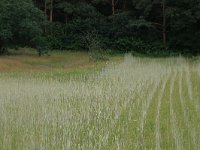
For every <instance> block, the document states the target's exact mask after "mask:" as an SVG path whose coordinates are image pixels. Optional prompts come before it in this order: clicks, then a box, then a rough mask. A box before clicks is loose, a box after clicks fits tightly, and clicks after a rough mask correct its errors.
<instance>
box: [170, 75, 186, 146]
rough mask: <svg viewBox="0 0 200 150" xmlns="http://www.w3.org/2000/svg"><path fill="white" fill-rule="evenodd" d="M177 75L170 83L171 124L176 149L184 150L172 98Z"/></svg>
mask: <svg viewBox="0 0 200 150" xmlns="http://www.w3.org/2000/svg"><path fill="white" fill-rule="evenodd" d="M176 76H177V73H176V72H175V73H174V75H173V77H172V79H171V83H170V96H169V101H170V123H171V133H172V136H173V139H174V141H175V147H176V149H177V150H183V144H182V140H181V135H180V133H179V132H180V131H179V129H178V125H177V120H176V114H175V113H174V108H173V103H172V99H173V98H172V97H173V91H174V84H175V79H176Z"/></svg>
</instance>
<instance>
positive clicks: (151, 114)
mask: <svg viewBox="0 0 200 150" xmlns="http://www.w3.org/2000/svg"><path fill="white" fill-rule="evenodd" d="M161 86H162V82H161V83H160V84H159V86H158V88H157V91H156V92H155V94H154V96H153V98H152V102H151V104H150V106H149V110H148V114H147V117H146V121H145V126H144V136H143V137H144V141H143V146H142V149H153V148H155V142H154V140H152V139H154V137H155V117H156V109H155V106H156V104H157V102H158V96H159V93H160V89H161Z"/></svg>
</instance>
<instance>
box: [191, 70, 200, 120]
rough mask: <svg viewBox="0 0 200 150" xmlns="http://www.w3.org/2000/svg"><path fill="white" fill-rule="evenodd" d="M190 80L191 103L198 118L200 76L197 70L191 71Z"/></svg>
mask: <svg viewBox="0 0 200 150" xmlns="http://www.w3.org/2000/svg"><path fill="white" fill-rule="evenodd" d="M191 82H192V85H193V86H192V91H193V103H194V107H195V111H196V113H197V115H198V117H199V118H200V116H199V114H200V99H199V97H200V76H199V75H198V73H197V72H195V71H192V72H191Z"/></svg>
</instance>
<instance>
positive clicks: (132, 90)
mask: <svg viewBox="0 0 200 150" xmlns="http://www.w3.org/2000/svg"><path fill="white" fill-rule="evenodd" d="M69 55H70V56H71V57H69V58H66V57H67V56H66V57H64V56H63V54H60V55H59V54H54V55H53V56H50V57H51V59H50V58H48V57H47V56H45V57H44V58H41V59H39V58H32V57H31V56H30V57H28V56H24V59H20V61H21V60H23V62H19V61H17V56H15V57H14V56H9V58H0V62H4V63H1V65H0V70H1V71H0V149H2V150H27V149H28V150H55V149H56V150H68V149H69V150H71V149H72V150H78V149H85V150H90V149H91V150H97V149H102V150H116V149H119V150H123V149H124V150H129V149H130V150H132V149H156V150H159V149H169V150H173V149H177V150H184V149H185V150H189V149H191V150H198V149H200V145H199V143H200V124H199V122H200V116H199V114H200V59H199V58H195V59H187V58H182V57H176V58H139V57H133V56H131V55H125V56H124V58H123V59H121V58H117V57H115V58H113V59H112V60H111V61H109V62H104V63H99V64H98V63H89V62H88V56H87V55H83V54H80V53H78V54H74V53H69ZM76 55H78V56H77V57H79V55H83V57H82V59H80V60H79V61H78V59H76ZM72 56H74V57H72ZM10 57H11V58H12V57H14V58H15V59H12V61H17V62H18V63H15V62H12V61H11V63H10V62H9V63H5V62H6V61H8V59H11V58H10ZM18 57H22V56H18ZM73 58H74V59H73ZM79 58H80V57H79ZM70 59H71V60H70ZM75 60H77V61H75ZM56 62H58V63H56ZM70 62H71V63H70ZM72 62H73V63H72ZM12 63H13V64H12ZM3 64H6V65H3ZM9 64H11V65H10V66H9ZM72 64H73V65H72ZM16 65H18V66H16ZM66 65H68V67H66ZM12 67H13V68H12ZM9 68H11V69H9ZM20 68H21V69H20ZM35 68H36V69H35ZM74 68H76V69H74ZM13 70H14V71H13ZM29 70H32V71H31V72H30V71H29Z"/></svg>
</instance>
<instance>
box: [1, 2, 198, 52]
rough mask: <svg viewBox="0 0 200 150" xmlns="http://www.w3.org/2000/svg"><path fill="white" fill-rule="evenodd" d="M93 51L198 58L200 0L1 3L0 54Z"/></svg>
mask: <svg viewBox="0 0 200 150" xmlns="http://www.w3.org/2000/svg"><path fill="white" fill-rule="evenodd" d="M24 46H30V47H34V48H36V49H37V50H38V52H39V54H41V53H42V51H48V50H50V49H56V50H93V49H102V50H104V51H112V52H113V51H114V52H129V51H132V52H135V53H143V54H158V55H160V54H173V53H183V54H197V53H198V52H199V51H200V1H199V0H0V54H3V53H6V51H7V50H6V49H7V48H10V47H11V48H17V47H24Z"/></svg>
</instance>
